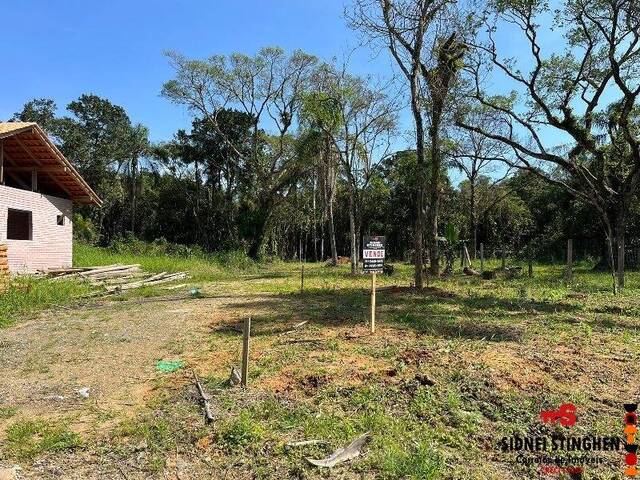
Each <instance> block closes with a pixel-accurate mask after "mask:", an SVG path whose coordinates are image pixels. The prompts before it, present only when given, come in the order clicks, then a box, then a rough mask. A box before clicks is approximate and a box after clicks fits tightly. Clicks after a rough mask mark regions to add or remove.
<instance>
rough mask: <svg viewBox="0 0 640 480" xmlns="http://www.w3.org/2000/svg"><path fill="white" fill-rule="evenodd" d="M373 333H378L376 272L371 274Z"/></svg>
mask: <svg viewBox="0 0 640 480" xmlns="http://www.w3.org/2000/svg"><path fill="white" fill-rule="evenodd" d="M371 333H376V274H375V272H374V273H373V274H371Z"/></svg>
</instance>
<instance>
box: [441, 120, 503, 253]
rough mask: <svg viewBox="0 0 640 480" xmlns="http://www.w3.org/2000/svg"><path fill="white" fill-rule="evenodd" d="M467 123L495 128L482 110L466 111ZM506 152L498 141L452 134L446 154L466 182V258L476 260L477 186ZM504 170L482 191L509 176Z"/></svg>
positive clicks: (462, 131)
mask: <svg viewBox="0 0 640 480" xmlns="http://www.w3.org/2000/svg"><path fill="white" fill-rule="evenodd" d="M466 117H467V122H469V123H471V124H473V125H484V126H485V128H486V129H487V130H489V131H492V130H494V128H498V127H499V126H498V125H493V127H492V122H495V120H496V119H495V116H494V115H492V114H491V112H487V111H486V109H483V108H470V109H469V111H467V112H466ZM508 151H509V149H508V148H507V147H506V146H505V145H504V143H502V142H498V141H495V140H492V139H490V138H487V137H485V136H484V135H481V134H479V133H477V132H474V131H471V130H467V129H457V130H455V131H454V132H453V135H452V145H451V148H450V149H449V151H448V155H449V156H450V157H451V163H452V165H453V167H454V168H456V169H458V170H459V171H460V172H462V173H463V174H464V176H465V177H466V180H467V181H468V198H467V205H468V208H467V222H468V231H469V234H470V237H471V238H470V239H469V240H470V246H471V251H470V255H471V257H472V258H474V259H475V258H476V249H477V247H478V219H479V217H480V216H481V215H480V216H479V215H478V213H479V212H478V191H477V190H478V184H479V183H480V182H481V181H484V180H485V179H486V177H487V175H488V174H490V173H492V171H493V170H495V167H496V163H497V162H499V161H504V159H505V158H506V155H507V154H508ZM509 172H510V169H507V171H506V172H504V175H502V176H501V177H500V178H497V179H494V180H492V181H491V183H490V184H489V185H485V186H484V189H485V190H494V189H493V187H494V186H496V185H498V184H499V183H501V182H502V181H503V180H504V179H505V178H506V176H507V175H508V174H509Z"/></svg>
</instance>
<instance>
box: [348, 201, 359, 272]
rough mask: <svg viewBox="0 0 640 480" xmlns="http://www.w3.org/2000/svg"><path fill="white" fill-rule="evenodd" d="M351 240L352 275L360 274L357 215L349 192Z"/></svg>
mask: <svg viewBox="0 0 640 480" xmlns="http://www.w3.org/2000/svg"><path fill="white" fill-rule="evenodd" d="M349 240H350V242H349V243H350V244H351V255H350V258H351V273H352V274H353V275H355V274H356V273H358V251H357V249H358V246H357V242H356V214H355V205H354V198H353V192H349Z"/></svg>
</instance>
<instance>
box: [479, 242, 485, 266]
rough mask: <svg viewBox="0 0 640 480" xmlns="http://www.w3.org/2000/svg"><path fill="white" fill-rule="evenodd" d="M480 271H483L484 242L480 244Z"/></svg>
mask: <svg viewBox="0 0 640 480" xmlns="http://www.w3.org/2000/svg"><path fill="white" fill-rule="evenodd" d="M480 272H484V243H481V244H480Z"/></svg>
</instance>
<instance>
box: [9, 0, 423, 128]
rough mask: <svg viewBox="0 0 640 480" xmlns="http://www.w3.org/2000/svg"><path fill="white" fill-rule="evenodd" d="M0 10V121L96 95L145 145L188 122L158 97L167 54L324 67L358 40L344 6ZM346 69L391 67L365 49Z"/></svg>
mask: <svg viewBox="0 0 640 480" xmlns="http://www.w3.org/2000/svg"><path fill="white" fill-rule="evenodd" d="M2 10H3V12H2V17H3V22H2V24H3V28H2V38H3V42H4V43H5V45H4V48H3V53H4V56H5V58H4V62H3V63H4V65H5V69H3V74H2V75H0V91H1V92H5V93H4V94H3V95H2V98H0V100H1V101H0V119H7V118H9V117H10V116H11V115H12V114H13V113H14V112H16V111H18V110H20V109H21V107H22V105H23V104H24V103H25V102H26V101H28V100H29V99H31V98H36V97H46V98H52V99H54V100H55V101H56V103H57V104H58V107H59V108H60V109H61V110H62V109H63V108H64V107H65V106H66V105H67V104H68V103H69V102H70V101H72V100H74V99H76V98H77V97H78V96H79V95H81V94H82V93H95V94H97V95H100V96H103V97H106V98H108V99H109V100H111V101H112V102H114V103H116V104H118V105H121V106H123V107H124V108H125V109H126V110H127V112H128V113H129V115H130V117H131V119H132V121H134V122H141V123H143V124H145V125H147V126H148V127H149V128H150V130H151V136H152V139H153V140H167V139H169V138H171V136H172V135H173V133H174V132H175V131H176V130H177V129H178V128H184V127H188V125H189V123H190V118H189V115H188V113H187V112H186V111H185V110H184V109H183V108H181V107H178V106H174V105H172V104H170V103H169V102H168V101H167V100H165V99H164V98H162V97H160V89H161V87H162V84H163V82H164V81H166V80H168V79H169V78H171V76H172V70H171V69H170V67H169V66H168V63H167V61H166V58H165V57H164V56H163V51H165V50H169V49H173V50H177V51H179V52H181V53H184V54H186V55H188V56H192V57H206V56H208V55H211V54H226V53H231V52H238V51H239V52H245V53H255V52H256V51H257V50H258V49H259V48H260V47H263V46H270V45H277V46H281V47H283V48H285V49H286V50H292V49H295V48H300V49H303V50H305V51H307V52H309V53H312V54H315V55H318V56H319V57H322V58H324V59H330V58H331V57H333V56H338V57H341V56H342V55H343V54H344V53H345V52H348V51H350V50H351V49H352V48H353V47H355V46H357V44H358V41H359V39H358V37H357V35H356V34H355V33H354V32H352V31H351V30H349V28H348V27H347V26H346V22H345V20H344V19H343V17H342V14H343V10H344V1H343V0H325V1H319V0H318V1H316V0H313V1H312V0H243V1H231V0H219V1H216V0H155V1H151V0H128V1H125V0H108V1H87V0H84V1H80V0H64V1H51V0H21V1H20V2H11V3H10V5H8V6H7V5H5V6H3V9H2ZM352 70H353V72H354V73H358V74H373V75H374V76H377V75H387V74H389V72H390V70H391V60H390V59H389V58H388V56H387V55H386V54H381V55H379V56H378V57H377V58H373V59H372V53H371V51H369V50H367V49H363V50H360V51H359V52H358V53H356V54H355V56H354V57H353V58H352ZM410 126H411V125H410V124H409V125H406V126H405V128H409V127H410Z"/></svg>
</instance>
